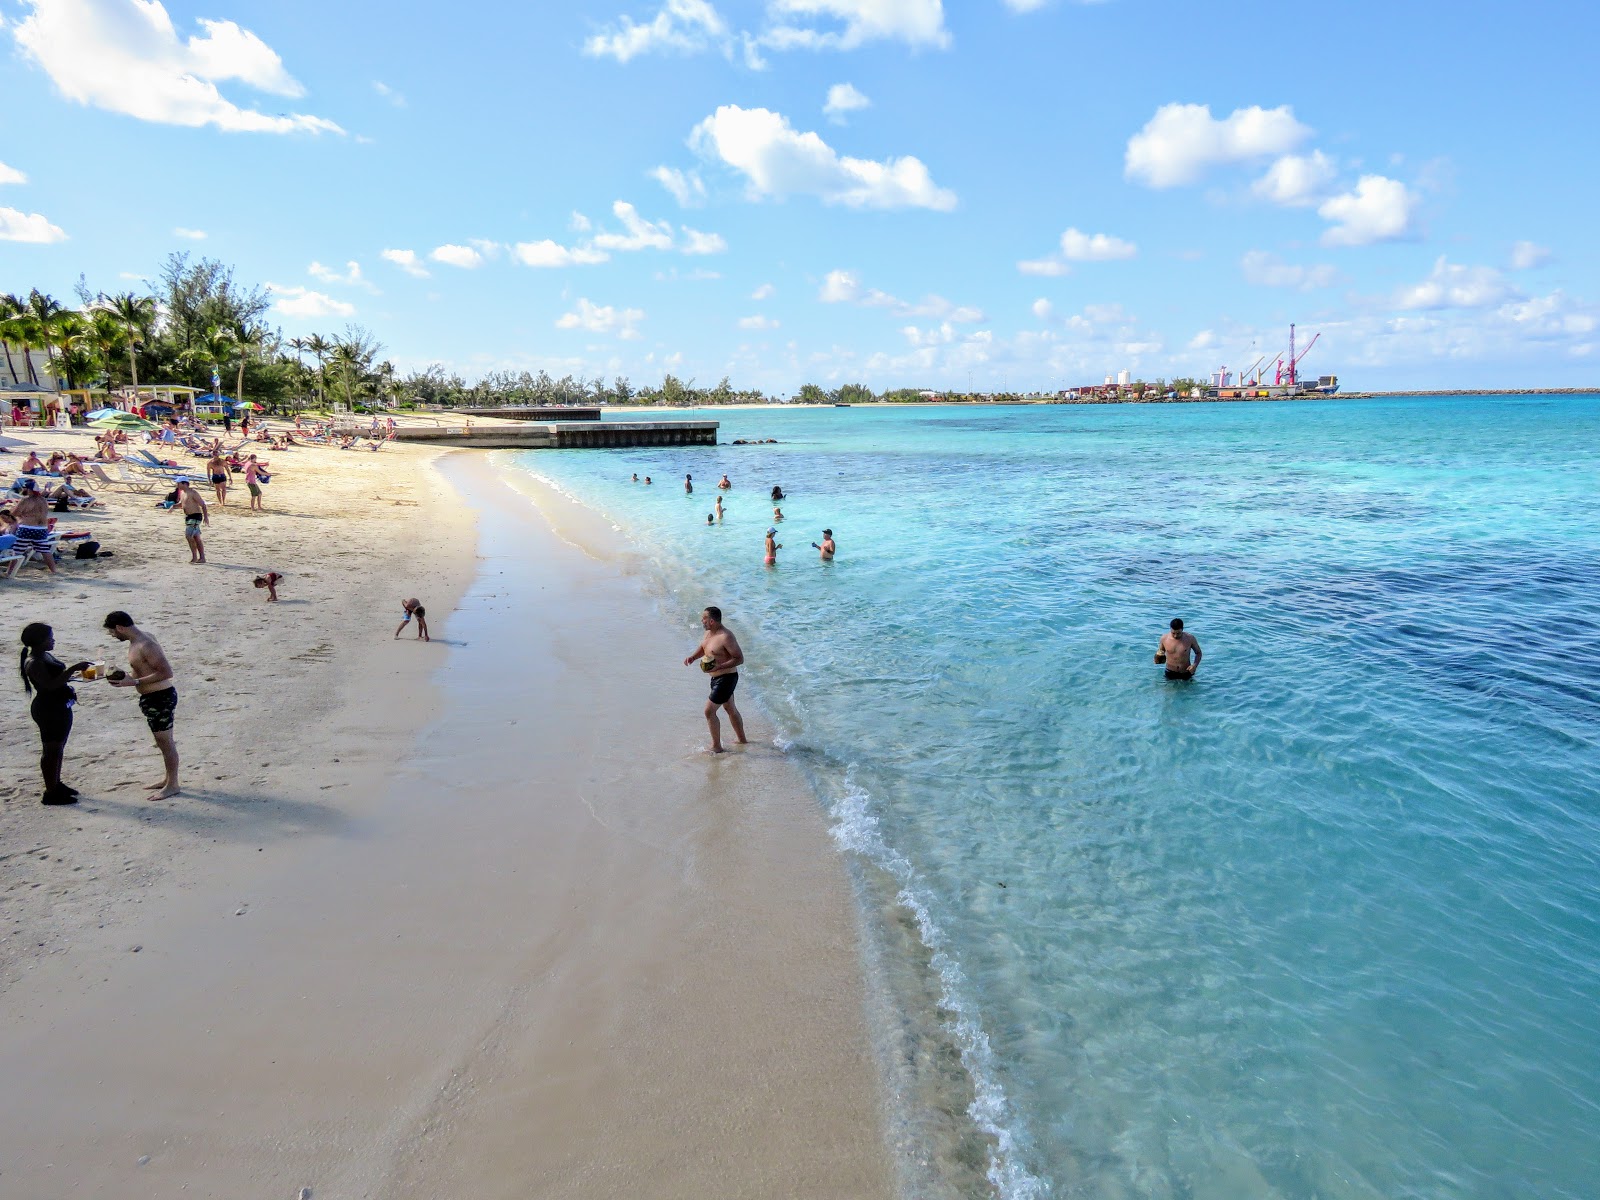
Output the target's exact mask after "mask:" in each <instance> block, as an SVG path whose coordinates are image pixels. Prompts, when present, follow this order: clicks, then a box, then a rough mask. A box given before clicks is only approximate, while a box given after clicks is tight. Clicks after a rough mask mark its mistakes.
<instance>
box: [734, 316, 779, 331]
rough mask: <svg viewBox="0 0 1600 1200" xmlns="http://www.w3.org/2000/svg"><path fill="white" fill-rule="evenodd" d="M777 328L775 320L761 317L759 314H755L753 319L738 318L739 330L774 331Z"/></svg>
mask: <svg viewBox="0 0 1600 1200" xmlns="http://www.w3.org/2000/svg"><path fill="white" fill-rule="evenodd" d="M777 327H778V322H777V321H776V319H774V318H772V317H766V316H762V315H761V314H760V313H757V314H756V315H755V316H753V317H740V318H739V328H740V329H776V328H777Z"/></svg>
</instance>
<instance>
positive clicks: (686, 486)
mask: <svg viewBox="0 0 1600 1200" xmlns="http://www.w3.org/2000/svg"><path fill="white" fill-rule="evenodd" d="M683 494H684V495H686V496H692V495H693V494H694V476H693V475H685V476H684V477H683Z"/></svg>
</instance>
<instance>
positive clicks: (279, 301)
mask: <svg viewBox="0 0 1600 1200" xmlns="http://www.w3.org/2000/svg"><path fill="white" fill-rule="evenodd" d="M266 286H267V291H269V292H271V293H272V295H273V302H272V307H273V309H274V310H276V311H277V312H281V313H282V314H283V315H284V316H286V317H308V318H309V317H353V316H355V315H356V306H355V305H353V304H346V303H345V302H344V301H343V300H335V299H334V298H333V297H332V296H325V295H323V294H322V293H321V292H313V291H311V290H310V289H308V288H303V287H284V286H283V285H282V284H279V283H269V284H267V285H266Z"/></svg>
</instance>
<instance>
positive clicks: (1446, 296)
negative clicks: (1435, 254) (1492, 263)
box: [1394, 255, 1514, 309]
mask: <svg viewBox="0 0 1600 1200" xmlns="http://www.w3.org/2000/svg"><path fill="white" fill-rule="evenodd" d="M1513 294H1514V292H1513V289H1512V287H1511V285H1510V284H1509V283H1507V282H1506V280H1505V276H1503V275H1501V274H1500V272H1499V271H1497V270H1495V268H1493V267H1465V266H1462V265H1461V264H1459V263H1452V262H1449V261H1447V260H1446V259H1445V257H1444V256H1443V255H1440V256H1439V259H1438V261H1437V262H1435V263H1434V264H1433V270H1432V272H1430V273H1429V275H1428V277H1427V278H1426V279H1424V280H1423V281H1422V282H1421V283H1417V284H1413V285H1411V286H1410V287H1404V288H1401V289H1400V291H1399V292H1398V293H1397V294H1396V296H1395V298H1394V303H1395V307H1396V308H1405V309H1419V308H1420V309H1435V308H1488V307H1490V306H1491V305H1495V304H1500V303H1502V302H1504V301H1505V300H1507V299H1508V298H1510V297H1511V296H1512V295H1513Z"/></svg>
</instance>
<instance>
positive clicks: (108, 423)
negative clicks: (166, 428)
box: [89, 412, 159, 430]
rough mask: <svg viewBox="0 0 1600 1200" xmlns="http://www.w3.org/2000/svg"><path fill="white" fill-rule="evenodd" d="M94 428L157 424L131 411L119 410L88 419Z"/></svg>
mask: <svg viewBox="0 0 1600 1200" xmlns="http://www.w3.org/2000/svg"><path fill="white" fill-rule="evenodd" d="M89 424H90V425H92V426H94V427H95V428H96V429H130V430H140V429H157V428H159V426H157V425H156V423H155V422H154V421H146V420H145V419H144V418H143V417H136V416H134V415H133V414H132V413H125V412H119V413H115V414H114V415H112V416H109V417H100V418H98V419H96V420H93V421H90V422H89Z"/></svg>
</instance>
